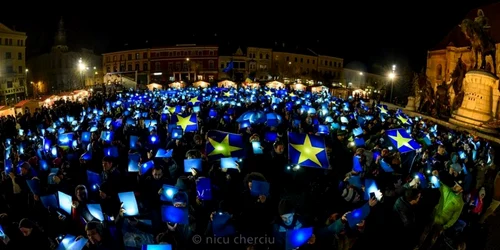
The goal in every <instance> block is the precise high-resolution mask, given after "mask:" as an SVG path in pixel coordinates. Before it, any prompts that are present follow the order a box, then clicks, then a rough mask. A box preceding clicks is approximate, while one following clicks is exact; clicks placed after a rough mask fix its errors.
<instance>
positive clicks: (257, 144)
mask: <svg viewBox="0 0 500 250" xmlns="http://www.w3.org/2000/svg"><path fill="white" fill-rule="evenodd" d="M252 148H253V153H254V154H256V155H261V154H263V153H264V151H263V150H262V146H261V144H260V141H254V142H252Z"/></svg>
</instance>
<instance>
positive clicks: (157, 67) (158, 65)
mask: <svg viewBox="0 0 500 250" xmlns="http://www.w3.org/2000/svg"><path fill="white" fill-rule="evenodd" d="M160 69H161V64H160V62H155V70H160Z"/></svg>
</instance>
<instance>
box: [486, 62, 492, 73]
mask: <svg viewBox="0 0 500 250" xmlns="http://www.w3.org/2000/svg"><path fill="white" fill-rule="evenodd" d="M486 72H493V67H492V66H491V64H490V63H486Z"/></svg>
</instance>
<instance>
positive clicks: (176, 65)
mask: <svg viewBox="0 0 500 250" xmlns="http://www.w3.org/2000/svg"><path fill="white" fill-rule="evenodd" d="M150 65H151V71H150V82H153V83H166V82H175V81H187V82H195V81H206V82H215V81H216V80H217V79H218V74H219V70H218V65H219V47H218V46H197V45H196V44H179V45H176V46H172V47H163V48H152V49H150Z"/></svg>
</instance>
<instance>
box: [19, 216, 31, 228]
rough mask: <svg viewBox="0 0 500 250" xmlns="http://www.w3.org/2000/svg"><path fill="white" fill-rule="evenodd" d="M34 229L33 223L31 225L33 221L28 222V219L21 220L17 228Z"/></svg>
mask: <svg viewBox="0 0 500 250" xmlns="http://www.w3.org/2000/svg"><path fill="white" fill-rule="evenodd" d="M34 227H35V223H33V221H30V220H29V219H26V218H24V219H22V220H21V221H20V222H19V228H34Z"/></svg>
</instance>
